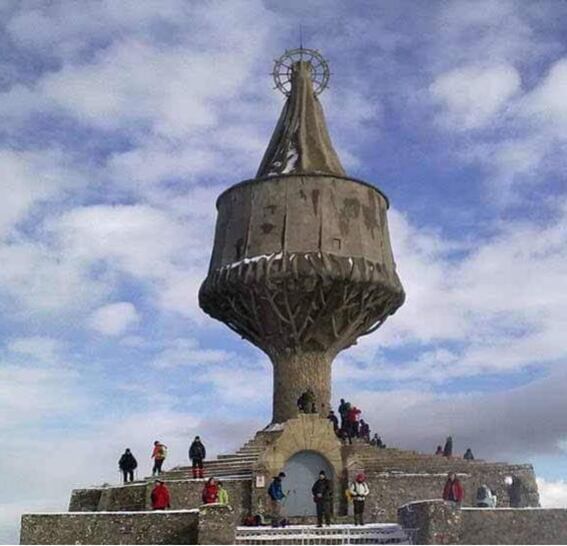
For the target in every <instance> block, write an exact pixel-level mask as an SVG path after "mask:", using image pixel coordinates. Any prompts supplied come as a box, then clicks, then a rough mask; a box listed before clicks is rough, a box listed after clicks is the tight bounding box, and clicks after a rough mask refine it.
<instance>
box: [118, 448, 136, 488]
mask: <svg viewBox="0 0 567 546" xmlns="http://www.w3.org/2000/svg"><path fill="white" fill-rule="evenodd" d="M137 466H138V461H136V458H135V457H134V455H132V452H131V451H130V449H126V451H125V452H124V453H122V456H121V457H120V460H119V461H118V468H120V471H121V472H122V475H123V477H124V483H128V482H129V481H130V482H133V481H134V470H136V467H137Z"/></svg>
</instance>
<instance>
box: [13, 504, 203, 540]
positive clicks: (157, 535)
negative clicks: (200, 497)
mask: <svg viewBox="0 0 567 546" xmlns="http://www.w3.org/2000/svg"><path fill="white" fill-rule="evenodd" d="M198 525H199V512H198V510H191V511H188V510H183V511H176V512H173V511H157V512H112V513H109V512H75V513H72V512H71V513H67V514H27V515H24V516H22V529H21V534H20V544H197V543H198Z"/></svg>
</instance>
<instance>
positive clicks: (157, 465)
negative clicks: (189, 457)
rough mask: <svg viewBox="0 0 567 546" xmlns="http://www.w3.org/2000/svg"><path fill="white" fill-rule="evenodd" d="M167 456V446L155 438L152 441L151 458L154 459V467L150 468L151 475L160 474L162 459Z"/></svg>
mask: <svg viewBox="0 0 567 546" xmlns="http://www.w3.org/2000/svg"><path fill="white" fill-rule="evenodd" d="M166 457H167V446H166V445H164V444H162V443H161V442H159V441H158V440H156V441H155V442H154V449H153V451H152V456H151V458H152V459H153V460H154V467H153V468H152V476H156V475H157V476H159V475H160V474H161V467H162V465H163V461H165V458H166Z"/></svg>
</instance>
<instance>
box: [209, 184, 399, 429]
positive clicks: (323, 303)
mask: <svg viewBox="0 0 567 546" xmlns="http://www.w3.org/2000/svg"><path fill="white" fill-rule="evenodd" d="M217 207H218V220H217V227H216V233H215V246H214V250H213V255H212V259H211V265H210V269H209V274H208V276H207V279H206V280H205V281H204V282H203V284H202V286H201V289H200V292H199V302H200V305H201V307H202V308H203V310H204V311H205V312H206V313H208V314H209V315H211V316H212V317H214V318H217V319H218V320H221V321H222V322H225V323H226V324H228V325H229V327H230V328H231V329H233V330H235V331H237V332H238V333H239V334H240V335H242V336H243V337H244V338H245V339H247V340H248V341H250V342H251V343H253V344H255V345H256V346H258V347H259V348H260V349H262V350H263V351H264V352H266V354H268V356H269V357H270V359H271V360H272V363H273V365H274V378H275V382H274V407H273V422H276V423H282V422H284V421H286V420H287V419H290V418H293V417H295V416H296V415H297V413H298V410H297V405H296V402H297V399H298V398H299V396H300V395H301V394H302V393H303V392H304V391H305V390H306V389H307V388H309V387H310V388H312V389H313V390H314V391H315V394H316V397H317V407H318V409H319V410H320V411H321V412H323V414H325V413H326V412H327V411H328V409H329V404H330V385H331V377H330V376H331V362H332V360H333V359H334V357H335V356H336V355H337V354H338V353H339V352H340V351H342V350H343V349H345V348H347V347H349V346H351V345H352V344H353V343H355V342H356V339H357V338H358V337H359V336H360V335H363V334H365V333H367V332H368V331H369V330H370V329H372V328H374V327H375V326H378V325H379V324H381V322H382V321H384V320H385V319H386V318H387V317H388V316H389V315H391V314H393V313H394V312H395V311H396V310H397V309H398V308H399V307H400V305H402V303H403V301H404V297H405V295H404V291H403V288H402V285H401V283H400V280H399V278H398V276H397V274H396V267H395V263H394V259H393V254H392V249H391V246H390V239H389V233H388V224H387V218H386V212H387V208H388V204H387V201H386V199H385V197H384V196H383V195H382V194H381V193H380V192H379V191H378V190H376V189H375V188H373V187H371V186H369V185H367V184H365V183H362V182H360V181H357V180H353V179H349V178H338V177H334V176H323V175H306V176H298V175H295V176H294V175H291V176H287V175H286V176H279V177H273V178H270V179H264V180H252V181H248V182H244V183H241V184H239V185H236V186H234V187H232V188H231V189H229V190H227V191H226V192H225V193H223V194H222V195H221V196H220V197H219V200H218V204H217Z"/></svg>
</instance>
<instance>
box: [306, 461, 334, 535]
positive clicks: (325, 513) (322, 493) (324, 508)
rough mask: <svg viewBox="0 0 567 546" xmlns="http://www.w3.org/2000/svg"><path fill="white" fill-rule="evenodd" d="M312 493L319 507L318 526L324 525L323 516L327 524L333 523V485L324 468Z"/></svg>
mask: <svg viewBox="0 0 567 546" xmlns="http://www.w3.org/2000/svg"><path fill="white" fill-rule="evenodd" d="M311 493H313V501H314V502H315V505H316V507H317V527H322V526H323V518H324V519H325V525H331V504H332V499H333V486H332V484H331V482H330V481H329V480H328V479H327V476H326V474H325V471H324V470H321V472H319V479H318V480H317V481H316V482H315V483H314V484H313V487H312V488H311Z"/></svg>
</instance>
